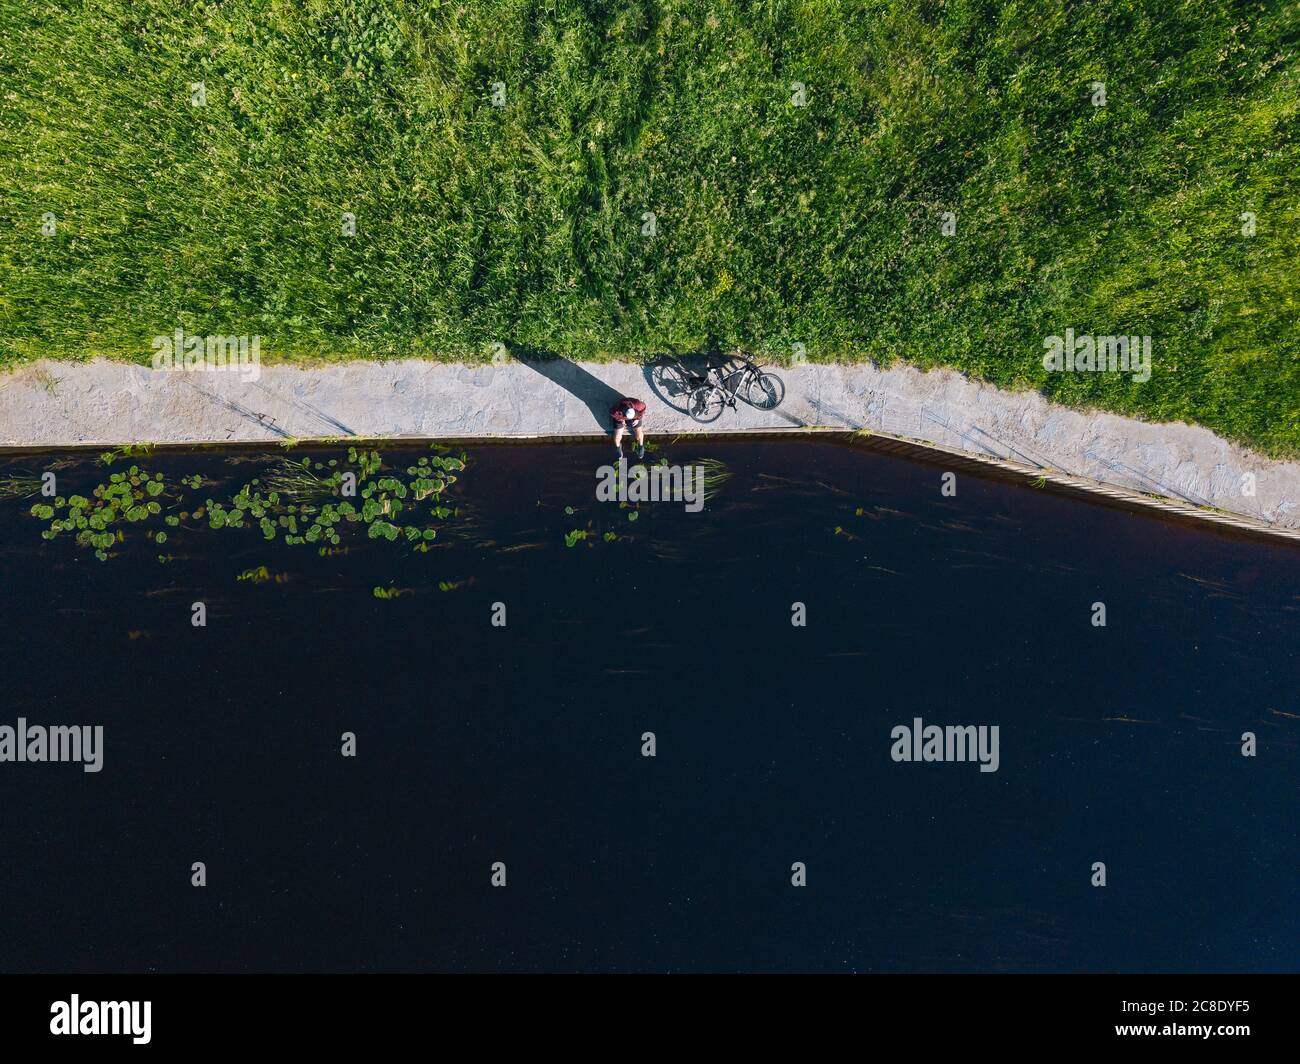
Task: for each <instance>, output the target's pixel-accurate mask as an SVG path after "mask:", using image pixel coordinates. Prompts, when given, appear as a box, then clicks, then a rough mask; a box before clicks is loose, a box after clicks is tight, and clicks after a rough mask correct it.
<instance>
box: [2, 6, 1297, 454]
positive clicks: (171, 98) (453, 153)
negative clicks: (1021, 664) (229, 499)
mask: <svg viewBox="0 0 1300 1064" xmlns="http://www.w3.org/2000/svg"><path fill="white" fill-rule="evenodd" d="M1298 10H1300V9H1297V7H1296V5H1294V4H1291V3H1285V2H1282V0H1275V2H1264V3H1246V2H1221V0H1112V2H1108V3H1084V2H1068V3H1066V2H1059V0H1030V2H1026V3H1015V4H1012V3H1005V4H999V3H992V2H983V0H948V2H947V3H940V2H938V0H887V2H886V0H875V2H867V3H850V2H848V0H804V2H795V0H788V2H787V0H764V2H758V0H750V2H745V0H664V2H661V3H653V2H649V0H641V2H638V0H626V2H622V3H603V2H596V0H587V2H575V0H567V2H565V0H549V2H527V0H473V2H469V0H463V2H441V3H439V2H436V0H418V2H417V0H382V2H380V0H305V2H304V0H299V2H289V0H225V2H223V3H220V4H218V3H215V2H208V3H198V4H190V3H181V2H179V0H171V2H164V0H86V2H85V3H80V4H75V5H72V4H68V5H57V4H53V3H50V2H49V0H31V2H30V3H27V4H25V5H21V6H20V5H18V4H16V3H10V4H7V5H5V7H4V9H3V13H2V14H0V39H2V40H3V42H4V43H3V45H0V279H2V281H3V284H2V286H0V361H3V362H6V363H15V362H20V361H24V360H29V359H32V358H36V357H40V356H56V357H62V358H74V359H75V358H86V357H91V356H95V355H100V354H105V355H110V356H112V357H117V358H126V359H131V360H134V361H146V360H147V359H148V358H149V357H150V354H151V348H150V339H151V338H152V337H153V336H155V335H169V334H170V333H171V332H172V331H173V330H174V329H175V328H177V327H178V326H180V327H183V328H185V329H186V330H187V331H189V332H191V333H199V334H209V333H215V334H223V335H244V334H259V335H261V336H262V337H263V356H264V357H265V358H267V359H268V360H275V359H306V358H311V359H338V358H358V357H369V358H387V357H395V356H411V355H414V356H420V357H430V358H443V359H477V358H484V357H487V351H488V346H489V345H490V344H491V343H492V342H494V341H503V342H505V343H507V344H509V345H517V346H526V347H530V348H540V349H545V350H551V351H556V352H559V353H561V354H564V355H567V356H570V357H578V358H595V359H602V358H612V357H629V356H639V355H645V354H648V353H650V352H653V351H656V350H660V349H663V348H664V347H665V346H666V345H669V344H671V345H674V346H676V347H678V348H681V349H691V348H693V347H695V346H697V345H700V344H719V345H730V344H733V343H741V344H745V345H747V346H749V347H751V348H753V349H755V350H757V351H759V352H764V353H766V354H768V355H770V356H774V357H780V356H783V355H785V354H788V353H789V352H790V351H791V350H792V347H793V345H794V344H795V343H802V344H804V345H806V348H807V351H808V355H809V357H810V358H812V359H813V360H833V359H860V358H866V357H870V358H874V359H877V360H885V361H888V360H891V359H894V358H904V359H908V360H911V361H913V362H916V363H919V364H922V365H950V366H955V367H957V368H959V369H961V370H963V371H966V372H968V373H971V374H973V375H978V376H980V377H983V378H986V379H989V380H992V381H994V382H997V383H999V384H1003V385H1007V386H1016V387H1034V388H1041V389H1043V390H1045V391H1046V392H1047V393H1048V394H1049V395H1051V396H1052V397H1053V398H1055V399H1058V400H1060V401H1062V402H1067V403H1072V404H1095V405H1098V406H1102V407H1106V408H1109V409H1112V410H1117V411H1121V412H1127V413H1134V414H1140V415H1145V416H1148V417H1151V418H1160V419H1179V418H1181V419H1187V420H1191V421H1196V422H1200V423H1202V424H1205V425H1207V426H1210V427H1211V428H1214V429H1216V430H1218V431H1220V432H1222V433H1224V434H1226V435H1228V436H1230V437H1232V438H1235V439H1239V440H1242V441H1246V442H1249V443H1252V444H1254V445H1256V446H1258V447H1260V448H1263V449H1265V450H1267V451H1269V452H1272V453H1297V452H1300V330H1298V329H1297V325H1298V324H1300V323H1298V322H1297V317H1298V315H1297V308H1298V307H1300V270H1297V266H1296V264H1297V258H1298V257H1297V254H1296V251H1295V240H1296V233H1297V232H1300V226H1298V225H1297V223H1298V222H1300V182H1297V181H1296V179H1295V175H1296V174H1297V173H1300V140H1298V139H1297V132H1296V130H1297V117H1298V111H1300V83H1298V82H1297V72H1296V63H1295V52H1296V47H1297V41H1298V38H1300V33H1298V25H1300V15H1298V14H1297V11H1298ZM200 81H201V82H203V85H204V89H205V94H206V106H204V107H192V106H191V91H190V87H191V84H192V83H194V82H200ZM1092 81H1104V82H1105V83H1106V96H1107V102H1106V105H1105V106H1104V107H1094V106H1093V105H1092V103H1091V100H1090V96H1091V90H1090V88H1089V83H1090V82H1092ZM493 82H501V83H504V85H505V87H506V106H505V107H502V108H497V107H494V106H492V101H491V95H492V89H491V84H492V83H493ZM794 82H802V83H804V85H805V86H806V94H807V106H805V107H799V106H795V105H794V103H793V102H792V95H793V91H794V90H793V83H794ZM47 211H48V212H52V213H53V214H54V215H55V216H56V217H57V226H58V228H57V231H56V234H55V235H54V236H53V237H49V238H46V237H43V236H42V235H41V233H40V224H41V217H42V214H43V213H44V212H47ZM345 211H347V212H351V213H353V214H355V216H356V219H357V234H356V236H355V237H352V238H347V237H344V236H342V235H341V228H340V226H341V218H342V214H343V212H345ZM650 211H653V212H654V214H655V216H656V233H655V235H654V236H652V237H649V236H643V235H642V228H643V224H644V223H643V215H644V214H645V213H646V212H650ZM945 211H952V212H955V214H956V216H957V232H956V235H955V236H952V237H945V236H944V235H943V234H942V232H941V229H940V226H941V221H942V214H943V212H945ZM1246 211H1251V212H1254V214H1255V215H1256V217H1257V219H1258V221H1257V226H1258V228H1257V233H1256V235H1255V236H1254V237H1253V238H1248V237H1245V236H1243V235H1242V233H1241V225H1242V222H1241V221H1240V220H1239V216H1240V215H1241V214H1242V213H1243V212H1246ZM1066 327H1072V328H1074V329H1075V330H1076V332H1079V333H1091V334H1096V335H1102V334H1125V335H1128V334H1150V335H1151V336H1153V337H1154V340H1155V359H1154V373H1153V376H1152V379H1151V380H1150V381H1149V382H1147V383H1145V384H1138V383H1134V382H1132V381H1131V380H1129V378H1128V377H1127V376H1125V377H1118V376H1111V375H1094V374H1051V375H1049V374H1048V373H1047V372H1046V371H1045V370H1044V369H1043V367H1042V365H1041V358H1042V353H1043V349H1042V341H1043V338H1044V337H1045V336H1047V335H1050V334H1053V333H1062V332H1063V331H1064V329H1065V328H1066Z"/></svg>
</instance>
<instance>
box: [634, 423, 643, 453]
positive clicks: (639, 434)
mask: <svg viewBox="0 0 1300 1064" xmlns="http://www.w3.org/2000/svg"><path fill="white" fill-rule="evenodd" d="M636 456H637V457H638V458H644V457H645V429H643V428H642V427H641V426H640V425H638V426H637V427H636Z"/></svg>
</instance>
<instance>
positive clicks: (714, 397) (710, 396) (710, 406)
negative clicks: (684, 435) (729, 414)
mask: <svg viewBox="0 0 1300 1064" xmlns="http://www.w3.org/2000/svg"><path fill="white" fill-rule="evenodd" d="M725 403H726V397H725V396H724V395H723V394H722V389H721V388H719V387H718V386H717V385H716V384H705V385H702V386H701V387H699V388H696V389H695V391H693V392H691V401H690V407H689V408H688V410H687V413H689V414H690V415H691V417H692V418H693V419H694V420H696V421H698V422H700V424H702V425H707V424H708V423H709V422H710V421H717V420H718V415H719V414H721V413H722V407H723V405H724V404H725Z"/></svg>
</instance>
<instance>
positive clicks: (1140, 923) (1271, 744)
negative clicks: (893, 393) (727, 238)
mask: <svg viewBox="0 0 1300 1064" xmlns="http://www.w3.org/2000/svg"><path fill="white" fill-rule="evenodd" d="M607 450H609V449H608V446H607V445H604V446H601V447H596V446H594V445H593V446H532V447H526V448H525V447H489V446H485V447H482V448H479V449H477V450H472V451H471V453H470V456H469V468H468V470H467V471H466V472H465V473H464V475H463V477H462V479H461V481H460V483H459V484H457V485H456V486H455V488H454V489H453V492H452V494H453V496H454V497H455V498H456V499H457V500H458V501H459V503H460V504H461V505H462V506H463V507H464V508H465V512H464V513H463V514H462V517H461V518H458V519H455V520H453V521H452V522H451V526H452V527H451V528H449V530H448V532H447V533H446V534H445V535H444V536H442V537H441V538H440V539H439V540H438V541H437V543H438V546H437V547H436V548H435V549H433V550H431V551H429V552H428V553H426V554H416V553H412V552H411V550H410V548H409V547H408V546H406V545H405V544H403V543H386V542H376V541H369V540H366V539H365V538H364V535H360V536H358V535H351V536H349V535H347V534H346V533H345V534H344V539H343V546H345V547H349V548H350V550H349V552H348V553H347V554H342V555H336V556H332V557H324V558H322V557H320V556H318V554H317V553H316V550H315V548H313V547H288V546H284V545H283V544H280V543H276V544H271V545H267V544H265V543H263V541H262V538H261V535H260V534H259V533H258V532H257V531H256V530H252V529H249V530H231V529H224V530H220V531H212V530H209V529H207V528H196V529H195V530H193V531H185V530H181V531H179V532H177V533H176V534H174V535H173V536H172V538H171V540H170V542H169V543H168V544H167V547H166V550H167V551H168V552H169V553H171V554H172V555H173V556H174V557H173V560H172V561H170V562H168V563H166V564H161V563H159V562H158V560H157V557H156V555H157V554H158V553H159V550H158V549H155V548H154V547H153V546H152V545H150V544H146V543H143V542H139V541H138V537H137V538H136V539H133V538H132V537H130V536H128V539H127V541H126V542H125V543H124V544H123V545H122V546H121V547H120V549H119V553H118V554H117V555H115V556H113V557H111V558H110V559H109V560H108V561H107V562H103V563H101V562H98V561H96V560H95V559H94V557H93V556H92V555H91V554H90V553H89V552H87V551H84V550H82V549H81V548H78V547H76V546H74V545H73V543H72V542H71V540H70V538H69V537H67V536H65V537H62V538H60V539H59V540H56V541H54V542H51V543H47V542H45V541H43V540H42V539H41V538H40V535H39V533H40V529H41V528H42V527H43V525H42V524H41V523H40V522H38V521H37V520H36V519H35V518H32V517H30V516H27V514H26V509H27V506H28V505H30V501H29V502H27V503H18V502H4V503H0V528H2V530H3V535H2V538H0V542H2V543H3V556H2V561H0V579H2V580H3V589H4V594H3V613H2V615H0V646H2V647H3V662H4V685H3V694H4V712H3V714H0V724H6V723H7V724H10V725H13V724H14V723H15V721H16V718H17V717H18V716H20V715H21V716H25V717H27V718H28V719H29V721H30V722H32V723H43V724H56V723H65V724H77V723H88V724H103V725H104V727H105V755H104V768H103V771H102V772H100V773H98V774H87V773H83V772H82V771H81V770H80V768H79V767H77V766H75V765H66V764H64V765H51V764H43V765H41V764H38V765H33V764H0V809H2V810H3V817H2V820H0V853H2V855H3V858H2V860H3V866H2V869H0V908H2V910H3V919H0V969H3V970H9V971H12V970H21V971H26V970H32V969H49V970H58V971H118V970H295V971H297V970H322V969H324V970H355V969H365V970H416V969H453V970H459V969H470V970H501V969H504V970H538V969H542V970H557V969H558V970H570V969H580V970H591V969H597V970H661V969H687V970H695V969H706V970H719V969H721V970H729V969H742V970H752V969H758V970H788V969H796V970H970V969H976V970H985V969H1028V970H1193V971H1201V970H1211V971H1222V970H1230V971H1237V970H1289V971H1294V970H1298V969H1300V946H1298V943H1300V908H1298V907H1297V905H1296V900H1297V891H1296V886H1297V870H1298V869H1300V859H1298V857H1300V837H1298V829H1297V816H1296V814H1297V808H1298V805H1300V803H1298V802H1297V783H1298V782H1300V743H1298V741H1297V740H1298V739H1300V701H1298V700H1297V690H1300V686H1298V685H1297V679H1298V671H1300V670H1297V665H1296V658H1297V655H1296V647H1297V632H1298V630H1300V579H1298V578H1300V551H1296V550H1294V549H1292V548H1289V547H1285V546H1280V545H1273V544H1270V543H1267V542H1261V541H1250V540H1243V539H1233V538H1228V537H1225V536H1223V535H1219V534H1216V533H1211V532H1206V531H1201V530H1191V529H1188V528H1186V527H1181V526H1178V525H1174V524H1169V523H1165V522H1162V521H1158V520H1156V519H1153V518H1151V517H1148V516H1140V515H1134V514H1130V513H1125V512H1121V511H1117V510H1113V509H1107V508H1102V507H1100V506H1096V505H1092V504H1089V503H1082V502H1079V501H1077V500H1072V499H1066V498H1061V497H1057V496H1054V495H1051V494H1049V493H1047V492H1044V491H1035V490H1032V489H1028V488H1023V487H1018V486H1015V485H1010V484H1006V483H1002V482H996V481H985V480H981V479H979V478H977V477H975V476H973V475H967V474H962V475H960V476H959V480H958V495H957V497H956V498H947V499H945V498H942V497H941V495H940V492H939V478H940V473H941V469H939V468H936V467H932V466H928V465H923V464H916V463H912V462H909V461H904V460H900V459H897V458H893V457H886V456H881V455H876V454H871V453H866V452H863V451H860V450H854V449H850V448H848V447H845V446H842V445H839V444H836V443H833V442H825V443H822V442H812V441H803V442H790V441H779V442H763V443H755V442H730V443H728V442H710V443H700V442H695V443H691V444H689V445H688V444H685V443H683V444H681V445H678V446H674V447H669V448H667V450H666V452H665V453H666V454H667V455H668V457H669V459H670V461H673V462H686V461H689V460H691V459H695V458H699V457H703V456H705V455H707V456H711V457H715V458H718V459H721V460H722V461H723V462H725V463H726V465H727V466H728V467H729V468H730V471H731V473H732V476H731V479H730V480H728V481H727V482H726V483H724V484H723V485H722V486H721V488H720V489H719V492H718V494H717V496H716V497H715V498H713V499H712V500H711V501H710V502H709V504H708V505H707V506H706V508H705V509H704V511H703V512H702V513H698V514H691V513H686V512H684V510H683V508H682V506H681V505H680V504H675V503H657V504H642V505H641V506H640V507H639V518H638V520H637V521H635V522H630V521H628V519H627V512H626V511H622V510H619V509H618V507H617V506H616V505H614V504H598V503H596V502H595V501H594V486H595V477H594V474H593V470H594V467H595V466H596V465H597V464H599V463H600V462H604V461H606V460H607V456H606V452H607ZM297 453H302V452H297ZM320 453H322V454H324V453H327V452H320ZM328 453H332V454H337V453H339V452H338V450H335V451H331V452H328ZM415 453H421V452H417V451H411V452H409V454H415ZM609 453H612V451H609ZM385 454H386V455H387V456H389V459H390V461H391V462H393V463H394V464H401V465H405V464H406V462H407V461H408V460H409V454H407V455H405V456H400V455H398V453H397V452H396V451H394V450H389V451H386V452H385ZM228 457H229V455H227V454H224V453H214V452H195V453H189V454H177V453H174V452H172V453H168V454H167V455H166V456H162V455H155V456H152V457H150V458H148V459H136V460H134V461H138V462H139V463H140V464H141V465H145V466H147V467H148V468H150V469H153V470H157V471H162V472H164V473H166V474H167V475H168V478H169V481H170V479H171V478H172V477H173V476H179V475H182V474H187V473H192V472H204V473H206V474H208V475H209V476H212V477H218V478H231V482H232V483H240V482H242V481H244V480H246V479H249V478H250V477H251V476H252V475H255V470H256V468H257V466H256V464H253V463H241V464H237V465H231V464H228V463H227V459H228ZM399 457H400V462H399V461H398V458H399ZM42 461H44V459H37V460H33V459H30V458H28V459H25V460H22V461H19V462H14V463H10V464H11V465H22V466H24V467H26V468H29V469H30V468H32V467H33V465H35V466H38V467H39V466H40V465H41V463H42ZM123 465H124V464H122V463H119V464H118V465H115V466H113V468H114V469H120V468H123ZM105 475H106V471H105V470H104V468H103V467H102V466H98V467H97V466H95V465H94V464H93V463H91V462H87V463H83V464H81V465H77V466H71V467H69V468H67V469H64V470H61V471H60V476H61V478H62V479H61V481H60V492H61V493H65V494H66V493H70V492H72V491H81V492H83V493H88V491H89V489H90V488H91V487H93V486H94V485H95V484H96V483H98V482H100V481H101V480H103V479H105ZM565 506H572V507H574V508H575V509H576V511H577V512H576V513H575V514H574V515H572V516H570V515H566V514H565V512H564V507H565ZM859 508H861V510H862V512H861V513H860V514H859V513H857V512H856V511H857V510H858V509H859ZM470 518H472V520H470ZM588 522H590V523H591V527H592V529H593V531H595V532H604V531H607V530H614V531H616V532H617V533H618V535H619V537H620V538H619V539H618V540H617V541H615V542H605V541H603V540H602V539H600V538H599V537H596V538H595V541H594V542H592V541H590V540H589V541H587V542H584V543H579V544H578V545H577V546H575V547H573V548H566V547H565V545H564V533H565V532H567V531H569V530H570V529H574V528H583V527H585V526H586V525H587V524H588ZM837 527H838V528H839V529H840V530H841V531H839V532H837V531H836V529H837ZM260 565H265V566H267V567H268V570H269V571H270V572H271V573H279V574H285V575H286V576H287V579H285V580H284V581H283V582H281V583H275V582H271V583H266V584H262V585H260V586H254V585H252V584H251V583H247V582H242V583H241V582H238V581H237V580H236V576H237V574H239V573H240V572H242V571H244V570H246V569H248V568H250V567H256V566H260ZM440 581H442V582H447V583H457V582H463V583H461V585H460V586H458V587H455V588H454V589H452V590H447V591H442V590H439V587H438V584H439V582H440ZM376 585H379V586H384V587H388V586H395V587H398V588H409V589H412V590H413V593H412V594H409V595H405V596H402V597H400V598H397V599H394V600H391V601H380V600H378V599H376V598H375V597H374V596H373V595H372V593H371V589H372V588H373V587H374V586H376ZM196 600H203V601H205V602H206V603H207V609H208V624H207V626H206V627H205V628H195V627H193V626H192V625H191V623H190V616H191V612H190V611H191V603H192V602H194V601H196ZM795 601H800V602H803V603H805V604H806V606H807V613H808V625H807V627H806V628H796V627H792V625H791V623H790V617H791V603H792V602H795ZM1094 601H1103V602H1105V604H1106V607H1107V613H1108V618H1107V619H1108V624H1107V626H1106V627H1105V628H1095V627H1093V626H1092V624H1091V623H1090V618H1091V610H1090V607H1091V604H1092V603H1093V602H1094ZM494 602H504V603H505V604H506V608H507V621H508V623H507V626H506V627H505V628H494V627H492V626H491V625H490V623H489V621H490V616H491V609H492V603H494ZM917 716H919V717H922V718H923V719H924V720H925V721H926V722H927V723H938V724H976V725H981V724H983V725H998V726H999V728H1000V767H999V769H998V771H997V772H994V773H981V772H979V771H978V768H977V766H976V765H973V764H969V763H968V764H899V763H895V762H893V761H892V760H891V759H890V756H889V751H890V747H891V739H890V730H891V728H893V727H894V726H895V725H897V724H902V723H910V722H911V720H912V719H913V717H917ZM344 731H353V732H355V733H356V735H357V741H358V756H357V757H356V758H355V759H347V758H343V757H341V756H340V752H339V748H340V736H341V733H343V732H344ZM646 731H653V732H654V733H655V735H656V738H657V756H656V757H655V758H653V759H651V758H643V757H642V756H641V736H642V733H643V732H646ZM1245 731H1252V732H1254V733H1256V735H1257V736H1258V742H1259V753H1258V756H1256V757H1254V758H1246V757H1243V756H1241V743H1240V737H1241V735H1242V733H1243V732H1245ZM195 861H203V862H205V863H206V866H207V874H208V885H207V886H206V887H204V888H202V889H200V888H195V887H193V886H191V885H190V876H191V871H190V869H191V864H192V863H193V862H195ZM495 861H502V862H505V864H506V866H507V877H508V878H507V882H508V885H507V886H506V887H505V888H504V889H501V888H493V887H492V886H491V885H490V883H489V879H490V874H491V865H492V863H493V862H495ZM796 861H801V862H804V863H805V864H806V867H807V876H808V886H807V887H805V888H802V889H800V888H795V887H793V886H791V883H790V878H791V870H790V869H791V865H792V863H793V862H796ZM1096 861H1103V862H1105V864H1106V868H1107V885H1106V886H1105V887H1104V888H1097V887H1093V886H1091V885H1090V877H1091V868H1092V865H1093V863H1094V862H1096Z"/></svg>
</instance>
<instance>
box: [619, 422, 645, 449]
mask: <svg viewBox="0 0 1300 1064" xmlns="http://www.w3.org/2000/svg"><path fill="white" fill-rule="evenodd" d="M626 431H627V426H626V425H616V426H615V427H614V446H615V448H617V449H618V453H619V455H620V456H621V455H622V454H623V433H625V432H626ZM640 432H641V430H640V429H637V433H638V434H639V433H640Z"/></svg>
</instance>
